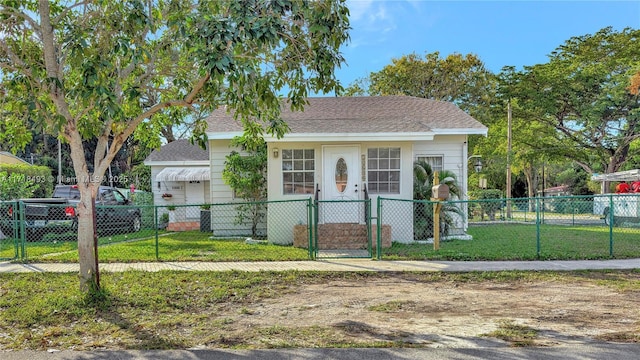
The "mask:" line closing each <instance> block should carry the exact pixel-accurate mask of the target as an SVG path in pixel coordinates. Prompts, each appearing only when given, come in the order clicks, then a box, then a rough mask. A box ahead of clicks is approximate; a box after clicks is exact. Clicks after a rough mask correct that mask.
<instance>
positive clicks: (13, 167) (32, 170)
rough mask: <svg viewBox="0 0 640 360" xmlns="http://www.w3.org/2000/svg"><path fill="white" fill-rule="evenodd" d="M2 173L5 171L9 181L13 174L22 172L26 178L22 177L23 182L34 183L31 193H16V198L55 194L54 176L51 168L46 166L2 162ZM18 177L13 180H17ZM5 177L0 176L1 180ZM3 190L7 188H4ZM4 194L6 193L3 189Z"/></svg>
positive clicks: (0, 169) (0, 171)
mask: <svg viewBox="0 0 640 360" xmlns="http://www.w3.org/2000/svg"><path fill="white" fill-rule="evenodd" d="M0 173H5V174H6V175H5V176H4V180H5V181H7V178H9V177H10V176H11V175H12V174H21V175H23V176H24V179H21V180H20V182H21V183H25V182H26V183H29V184H31V185H32V189H33V191H32V192H31V194H30V195H27V196H24V195H22V194H16V195H17V196H14V198H16V199H17V198H25V197H49V196H51V194H53V184H54V177H53V176H52V175H51V169H49V168H48V167H46V166H35V165H26V164H0ZM15 179H16V178H14V179H13V180H12V182H13V181H15ZM2 180H3V177H2V176H0V181H2ZM2 190H5V189H4V188H3V189H2ZM9 190H11V189H9ZM2 194H6V193H5V191H2Z"/></svg>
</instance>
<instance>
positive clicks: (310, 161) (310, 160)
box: [282, 149, 315, 194]
mask: <svg viewBox="0 0 640 360" xmlns="http://www.w3.org/2000/svg"><path fill="white" fill-rule="evenodd" d="M314 179H315V152H314V150H313V149H283V150H282V192H283V193H284V194H313V191H314Z"/></svg>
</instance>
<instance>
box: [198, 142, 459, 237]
mask: <svg viewBox="0 0 640 360" xmlns="http://www.w3.org/2000/svg"><path fill="white" fill-rule="evenodd" d="M466 140H467V138H466V136H465V135H448V136H436V137H435V139H434V140H433V141H404V142H403V141H397V142H356V143H348V144H347V143H341V142H331V141H327V139H325V140H324V141H323V142H322V143H320V142H318V143H312V142H268V143H267V147H268V150H267V153H268V157H267V159H268V169H269V171H268V174H267V181H268V187H269V191H268V198H269V201H286V200H306V199H309V198H313V196H314V194H290V195H289V194H288V195H285V194H283V185H282V175H281V171H280V170H281V169H282V150H283V149H314V151H315V174H314V179H315V183H316V184H319V185H320V188H322V180H323V178H324V174H323V163H322V154H323V152H322V149H323V145H357V146H359V148H360V153H361V155H362V154H364V155H365V164H366V154H367V149H368V148H378V147H399V148H400V149H401V185H400V193H399V194H370V195H369V196H370V198H371V199H372V216H374V217H377V208H376V201H377V197H378V196H382V197H384V198H391V199H412V198H413V161H414V160H415V159H416V157H417V156H443V159H444V163H443V167H444V169H445V170H450V171H452V172H454V173H455V174H456V175H457V177H458V182H459V184H460V185H461V187H462V190H463V192H464V193H466V159H467V145H466ZM229 144H230V141H228V140H210V141H209V149H210V159H211V182H210V193H211V202H212V203H227V202H233V201H234V199H233V194H232V191H231V189H230V187H229V186H228V185H226V184H225V183H224V181H223V180H222V169H223V168H224V158H225V156H226V155H227V154H228V153H229V152H230V151H231V149H230V147H229ZM274 148H278V157H277V158H276V157H274V156H273V150H274ZM362 182H363V183H365V182H366V166H365V174H364V181H362ZM320 199H322V193H321V194H320ZM394 204H395V205H394V206H396V207H398V208H397V209H394V211H386V212H384V218H383V219H382V223H383V224H385V225H390V226H391V237H392V240H393V241H401V242H410V241H412V239H413V221H408V219H407V216H408V214H412V213H413V206H412V203H411V202H396V203H394ZM385 210H386V209H385ZM307 218H308V211H307V208H306V206H304V203H300V202H292V203H291V204H290V206H289V205H287V203H276V204H270V205H269V210H268V216H267V230H268V234H267V236H268V239H269V241H270V242H273V243H277V244H291V243H292V242H293V226H294V225H298V224H306V223H307V221H308V220H307ZM459 221H461V222H464V219H460V220H459ZM227 222H228V220H227Z"/></svg>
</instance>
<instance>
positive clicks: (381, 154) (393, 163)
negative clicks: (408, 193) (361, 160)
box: [367, 147, 400, 194]
mask: <svg viewBox="0 0 640 360" xmlns="http://www.w3.org/2000/svg"><path fill="white" fill-rule="evenodd" d="M367 187H368V191H369V192H370V193H372V194H399V193H400V148H399V147H381V148H369V149H368V150H367Z"/></svg>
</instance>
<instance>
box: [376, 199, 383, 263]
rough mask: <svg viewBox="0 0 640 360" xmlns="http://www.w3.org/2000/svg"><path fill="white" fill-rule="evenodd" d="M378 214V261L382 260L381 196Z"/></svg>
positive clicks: (378, 203)
mask: <svg viewBox="0 0 640 360" xmlns="http://www.w3.org/2000/svg"><path fill="white" fill-rule="evenodd" d="M376 208H377V214H376V221H377V224H376V226H377V231H376V258H377V259H378V260H380V259H382V236H381V233H382V198H381V197H380V196H378V200H377V206H376Z"/></svg>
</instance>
